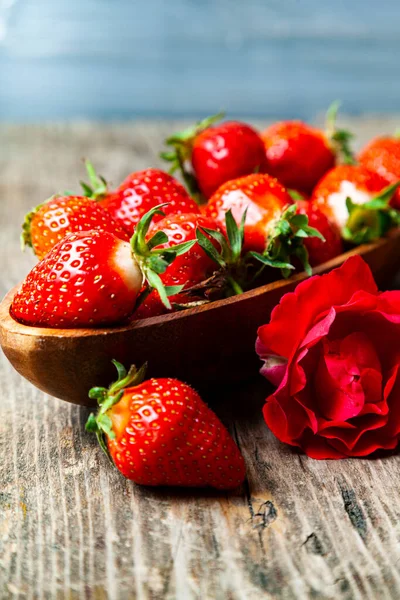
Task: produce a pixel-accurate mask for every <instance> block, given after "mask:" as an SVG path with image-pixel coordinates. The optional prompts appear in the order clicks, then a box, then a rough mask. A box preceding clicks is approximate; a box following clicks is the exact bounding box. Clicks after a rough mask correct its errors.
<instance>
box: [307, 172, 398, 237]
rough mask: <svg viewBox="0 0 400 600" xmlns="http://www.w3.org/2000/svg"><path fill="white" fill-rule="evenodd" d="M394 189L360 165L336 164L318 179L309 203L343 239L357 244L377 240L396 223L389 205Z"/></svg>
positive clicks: (395, 216)
mask: <svg viewBox="0 0 400 600" xmlns="http://www.w3.org/2000/svg"><path fill="white" fill-rule="evenodd" d="M397 187H398V183H396V184H393V185H391V186H387V184H386V181H385V180H384V179H383V178H382V177H381V176H380V175H378V174H377V173H373V172H372V171H370V170H368V169H366V168H365V167H364V166H361V165H340V166H338V167H335V168H334V169H331V171H329V172H328V173H327V174H326V175H325V177H323V178H322V179H321V181H320V182H319V183H318V185H317V186H316V188H315V189H314V192H313V195H312V198H311V202H312V203H313V205H314V206H317V207H318V208H319V209H320V210H321V211H322V212H323V213H324V214H325V215H326V216H327V217H328V219H330V220H331V221H333V222H334V223H335V224H336V225H337V227H339V229H340V231H341V233H342V236H343V237H344V238H345V239H346V240H348V241H351V242H353V243H356V244H360V243H365V242H370V241H372V240H375V239H377V238H379V237H381V236H382V235H384V234H385V232H386V231H387V230H388V229H389V227H390V226H392V225H396V224H397V220H398V216H397V211H395V210H394V209H392V208H391V207H390V205H389V202H390V200H391V198H392V197H393V194H394V193H395V191H396V189H397Z"/></svg>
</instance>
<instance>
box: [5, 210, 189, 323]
mask: <svg viewBox="0 0 400 600" xmlns="http://www.w3.org/2000/svg"><path fill="white" fill-rule="evenodd" d="M160 212H161V211H160V210H159V209H158V208H154V209H152V210H151V211H149V212H148V213H147V214H146V215H145V216H144V217H143V218H142V220H141V221H140V222H139V224H138V226H137V228H136V232H135V234H134V235H133V237H132V239H131V242H130V243H128V242H125V241H123V240H121V239H119V238H117V237H116V236H115V235H113V234H112V233H109V232H107V231H85V232H82V233H71V234H69V235H67V236H66V237H65V238H64V239H63V240H61V242H58V244H56V245H55V246H54V247H53V249H52V250H51V251H50V252H49V253H48V254H47V255H46V256H45V258H44V259H42V260H41V261H40V262H39V263H37V265H36V266H35V267H34V268H33V269H32V271H31V272H30V273H29V274H28V276H27V277H26V279H25V280H24V282H23V283H22V286H21V288H20V289H19V291H18V292H17V294H16V295H15V297H14V299H13V302H12V305H11V313H12V315H13V317H14V318H15V319H17V320H18V321H20V322H22V323H24V324H26V325H33V326H42V327H61V328H70V327H95V326H106V325H113V324H117V323H120V322H121V321H123V320H124V319H126V318H127V317H128V316H129V315H130V314H131V313H132V312H133V310H134V308H135V305H136V303H137V301H138V298H139V293H140V291H141V289H142V287H143V284H144V282H146V286H149V287H151V288H153V287H154V288H156V289H157V290H158V294H159V296H160V298H161V301H162V302H164V304H165V305H166V307H168V308H170V307H171V304H170V302H169V300H168V295H172V294H176V293H177V292H178V291H179V289H180V288H176V287H174V288H165V287H164V285H163V284H162V282H161V279H160V275H159V274H160V273H163V272H164V271H165V269H166V268H167V267H168V265H169V264H170V263H171V262H172V261H173V260H174V258H175V257H176V256H177V255H178V254H180V253H182V252H186V251H187V250H188V249H190V247H191V246H192V245H193V243H194V242H187V243H184V244H179V245H177V246H175V247H174V248H173V249H164V248H157V246H159V245H160V244H161V243H163V242H165V239H166V235H165V234H163V233H162V232H161V231H159V232H157V233H156V234H155V235H154V236H153V237H151V238H150V239H149V240H148V241H146V234H147V231H148V228H149V225H150V222H151V219H152V217H153V215H154V214H155V213H157V214H160Z"/></svg>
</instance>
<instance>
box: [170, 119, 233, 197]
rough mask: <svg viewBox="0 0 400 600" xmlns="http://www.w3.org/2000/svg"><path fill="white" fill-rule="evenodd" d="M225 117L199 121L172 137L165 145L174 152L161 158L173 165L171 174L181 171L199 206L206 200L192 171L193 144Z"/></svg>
mask: <svg viewBox="0 0 400 600" xmlns="http://www.w3.org/2000/svg"><path fill="white" fill-rule="evenodd" d="M224 116H225V114H224V113H222V112H221V113H218V114H216V115H212V116H211V117H207V118H206V119H203V120H202V121H199V122H198V123H196V124H195V125H194V126H192V127H188V128H187V129H184V130H183V131H180V132H178V133H175V134H174V135H171V136H170V137H169V138H167V139H166V140H165V144H166V145H167V146H170V147H171V148H172V150H168V151H166V152H161V154H160V157H161V158H162V159H164V160H166V161H167V162H169V163H171V166H170V169H169V173H170V174H173V173H175V171H180V173H181V175H182V177H183V180H184V182H185V184H186V187H187V188H188V190H189V192H190V194H191V195H192V196H193V198H194V199H195V200H196V202H197V203H198V204H202V203H203V202H204V199H203V198H202V196H201V193H200V190H199V186H198V184H197V180H196V177H195V176H194V174H193V172H192V170H191V158H192V150H193V143H194V140H195V139H196V137H197V136H198V135H199V134H200V133H201V132H202V131H205V130H206V129H208V128H209V127H211V125H213V124H214V123H216V122H217V121H220V120H221V119H223V118H224Z"/></svg>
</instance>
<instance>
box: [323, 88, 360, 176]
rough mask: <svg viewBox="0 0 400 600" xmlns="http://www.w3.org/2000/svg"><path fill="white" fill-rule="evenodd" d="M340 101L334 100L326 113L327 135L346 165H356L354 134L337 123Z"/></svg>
mask: <svg viewBox="0 0 400 600" xmlns="http://www.w3.org/2000/svg"><path fill="white" fill-rule="evenodd" d="M339 107H340V102H339V101H338V100H336V101H335V102H333V103H332V104H331V105H330V107H329V108H328V110H327V113H326V135H327V137H328V140H329V141H330V144H331V146H332V149H333V150H334V152H335V154H336V156H338V158H339V160H340V161H341V162H342V163H344V164H345V165H355V164H357V161H356V159H355V156H354V152H353V150H352V148H351V142H352V140H353V138H354V135H353V133H352V132H351V131H348V130H347V129H339V128H338V127H337V125H336V120H337V114H338V111H339Z"/></svg>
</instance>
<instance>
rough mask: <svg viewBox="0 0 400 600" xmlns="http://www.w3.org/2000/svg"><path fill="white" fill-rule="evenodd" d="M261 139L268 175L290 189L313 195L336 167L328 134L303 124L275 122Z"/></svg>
mask: <svg viewBox="0 0 400 600" xmlns="http://www.w3.org/2000/svg"><path fill="white" fill-rule="evenodd" d="M261 137H262V139H263V141H264V144H265V151H266V156H267V172H268V173H270V174H271V175H273V176H274V177H276V178H277V179H279V181H280V182H281V183H282V184H283V185H285V186H286V187H288V188H293V189H296V190H299V191H301V192H305V193H310V192H311V191H312V189H313V187H314V186H315V184H316V183H317V181H318V180H319V179H320V178H321V177H322V176H323V175H324V174H325V173H326V172H327V171H328V170H329V169H330V168H331V167H333V166H334V164H335V154H334V152H333V150H332V149H331V147H330V145H329V143H328V139H327V138H326V136H325V134H324V133H323V132H322V131H320V130H319V129H316V128H315V127H311V126H310V125H307V124H306V123H302V122H301V121H283V122H280V123H275V124H274V125H272V126H271V127H268V129H266V130H265V131H264V132H263V133H262V134H261Z"/></svg>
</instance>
